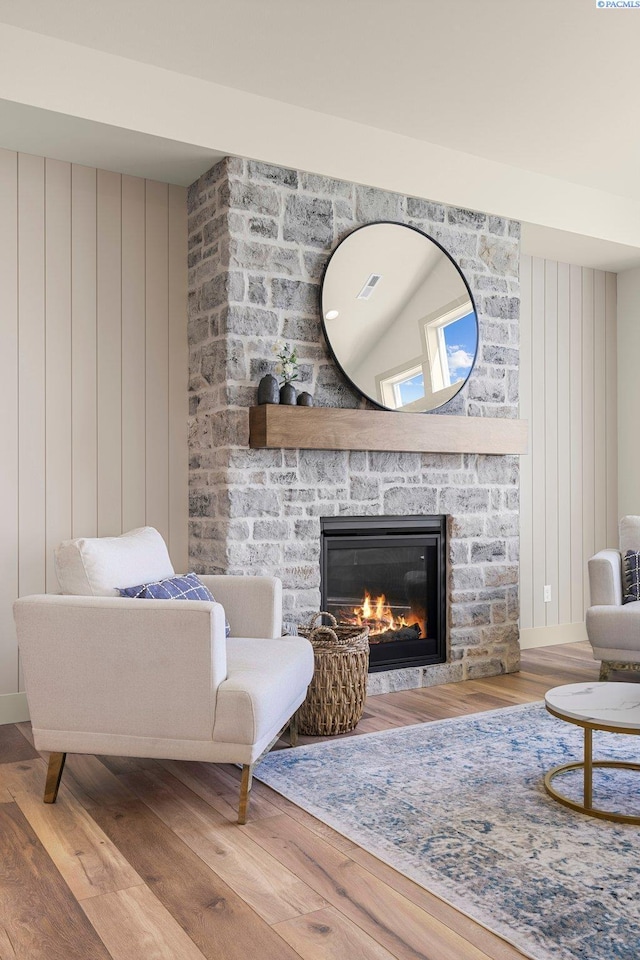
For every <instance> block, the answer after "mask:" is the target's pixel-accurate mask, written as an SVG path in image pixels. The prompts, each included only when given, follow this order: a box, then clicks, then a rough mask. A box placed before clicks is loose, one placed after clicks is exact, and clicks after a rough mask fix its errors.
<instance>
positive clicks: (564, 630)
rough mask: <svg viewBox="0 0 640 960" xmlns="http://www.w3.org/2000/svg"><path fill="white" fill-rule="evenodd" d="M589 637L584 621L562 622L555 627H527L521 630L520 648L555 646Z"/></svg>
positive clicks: (530, 648)
mask: <svg viewBox="0 0 640 960" xmlns="http://www.w3.org/2000/svg"><path fill="white" fill-rule="evenodd" d="M586 639H587V628H586V626H585V625H584V623H560V624H556V626H553V627H525V628H524V629H521V630H520V649H521V650H532V649H533V648H534V647H553V646H555V645H556V644H557V643H576V642H577V641H578V640H586Z"/></svg>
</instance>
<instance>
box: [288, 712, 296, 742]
mask: <svg viewBox="0 0 640 960" xmlns="http://www.w3.org/2000/svg"><path fill="white" fill-rule="evenodd" d="M289 746H290V747H297V746H298V714H297V713H294V715H293V716H292V717H291V720H289Z"/></svg>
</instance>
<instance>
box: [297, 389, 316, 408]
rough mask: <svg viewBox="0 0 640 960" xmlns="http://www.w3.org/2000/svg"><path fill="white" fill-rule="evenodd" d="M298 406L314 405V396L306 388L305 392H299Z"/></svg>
mask: <svg viewBox="0 0 640 960" xmlns="http://www.w3.org/2000/svg"><path fill="white" fill-rule="evenodd" d="M298 406H299V407H312V406H313V397H312V396H311V394H310V393H307V391H306V390H305V391H304V392H303V393H299V394H298Z"/></svg>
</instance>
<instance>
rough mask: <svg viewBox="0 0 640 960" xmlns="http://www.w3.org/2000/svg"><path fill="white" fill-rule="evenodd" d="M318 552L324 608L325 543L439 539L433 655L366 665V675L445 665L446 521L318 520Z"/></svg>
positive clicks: (431, 518)
mask: <svg viewBox="0 0 640 960" xmlns="http://www.w3.org/2000/svg"><path fill="white" fill-rule="evenodd" d="M320 532H321V545H322V549H321V553H320V596H321V608H320V609H322V610H324V609H326V592H325V585H326V583H327V558H328V552H329V551H328V549H327V548H326V544H327V540H328V539H330V538H334V537H341V538H348V537H354V536H355V537H359V536H361V537H364V538H366V537H371V539H374V538H375V539H376V540H379V539H382V538H384V537H385V536H394V537H398V536H401V537H405V536H406V537H416V538H417V537H418V536H436V537H437V538H438V539H439V549H438V553H437V563H438V573H437V577H438V602H437V604H436V628H435V631H434V632H435V640H436V652H435V653H434V654H431V655H424V656H420V657H405V658H394V659H392V660H389V661H384V660H380V661H379V662H377V663H373V664H370V666H369V672H370V673H378V672H380V671H382V670H401V669H403V668H404V667H419V666H426V665H428V664H431V663H446V659H447V557H448V550H447V518H446V516H444V515H425V516H411V517H392V516H383V517H380V516H367V517H320Z"/></svg>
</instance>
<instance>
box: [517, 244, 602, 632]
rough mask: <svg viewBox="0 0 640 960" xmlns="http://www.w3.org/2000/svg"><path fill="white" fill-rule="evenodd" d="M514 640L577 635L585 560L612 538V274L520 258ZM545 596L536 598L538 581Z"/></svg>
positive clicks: (585, 593) (584, 600)
mask: <svg viewBox="0 0 640 960" xmlns="http://www.w3.org/2000/svg"><path fill="white" fill-rule="evenodd" d="M521 290H522V300H521V311H522V312H521V380H520V390H521V398H520V402H521V416H522V417H523V418H524V419H527V420H529V423H530V438H531V441H530V445H531V452H530V454H529V456H527V457H523V458H522V460H521V465H520V476H521V507H520V517H521V530H520V551H521V565H520V575H521V581H520V617H521V621H520V622H521V632H522V645H523V646H525V647H526V646H536V645H538V644H544V643H549V642H562V641H563V640H571V639H577V638H578V637H580V636H581V635H582V633H583V629H584V628H583V624H584V614H585V610H586V608H587V606H588V605H589V587H588V578H587V560H588V559H589V557H591V556H592V555H593V554H594V553H595V552H596V551H597V550H601V549H602V548H603V547H606V546H616V545H617V542H618V536H617V525H618V489H617V488H618V476H617V462H618V461H617V359H616V350H617V347H616V275H615V274H614V273H605V272H603V271H601V270H592V269H587V268H583V267H579V266H573V265H570V264H567V263H557V262H555V261H553V260H542V259H539V258H535V257H526V256H525V257H523V258H522V262H521ZM545 584H548V585H550V587H551V601H550V602H547V603H545V601H544V586H545Z"/></svg>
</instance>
